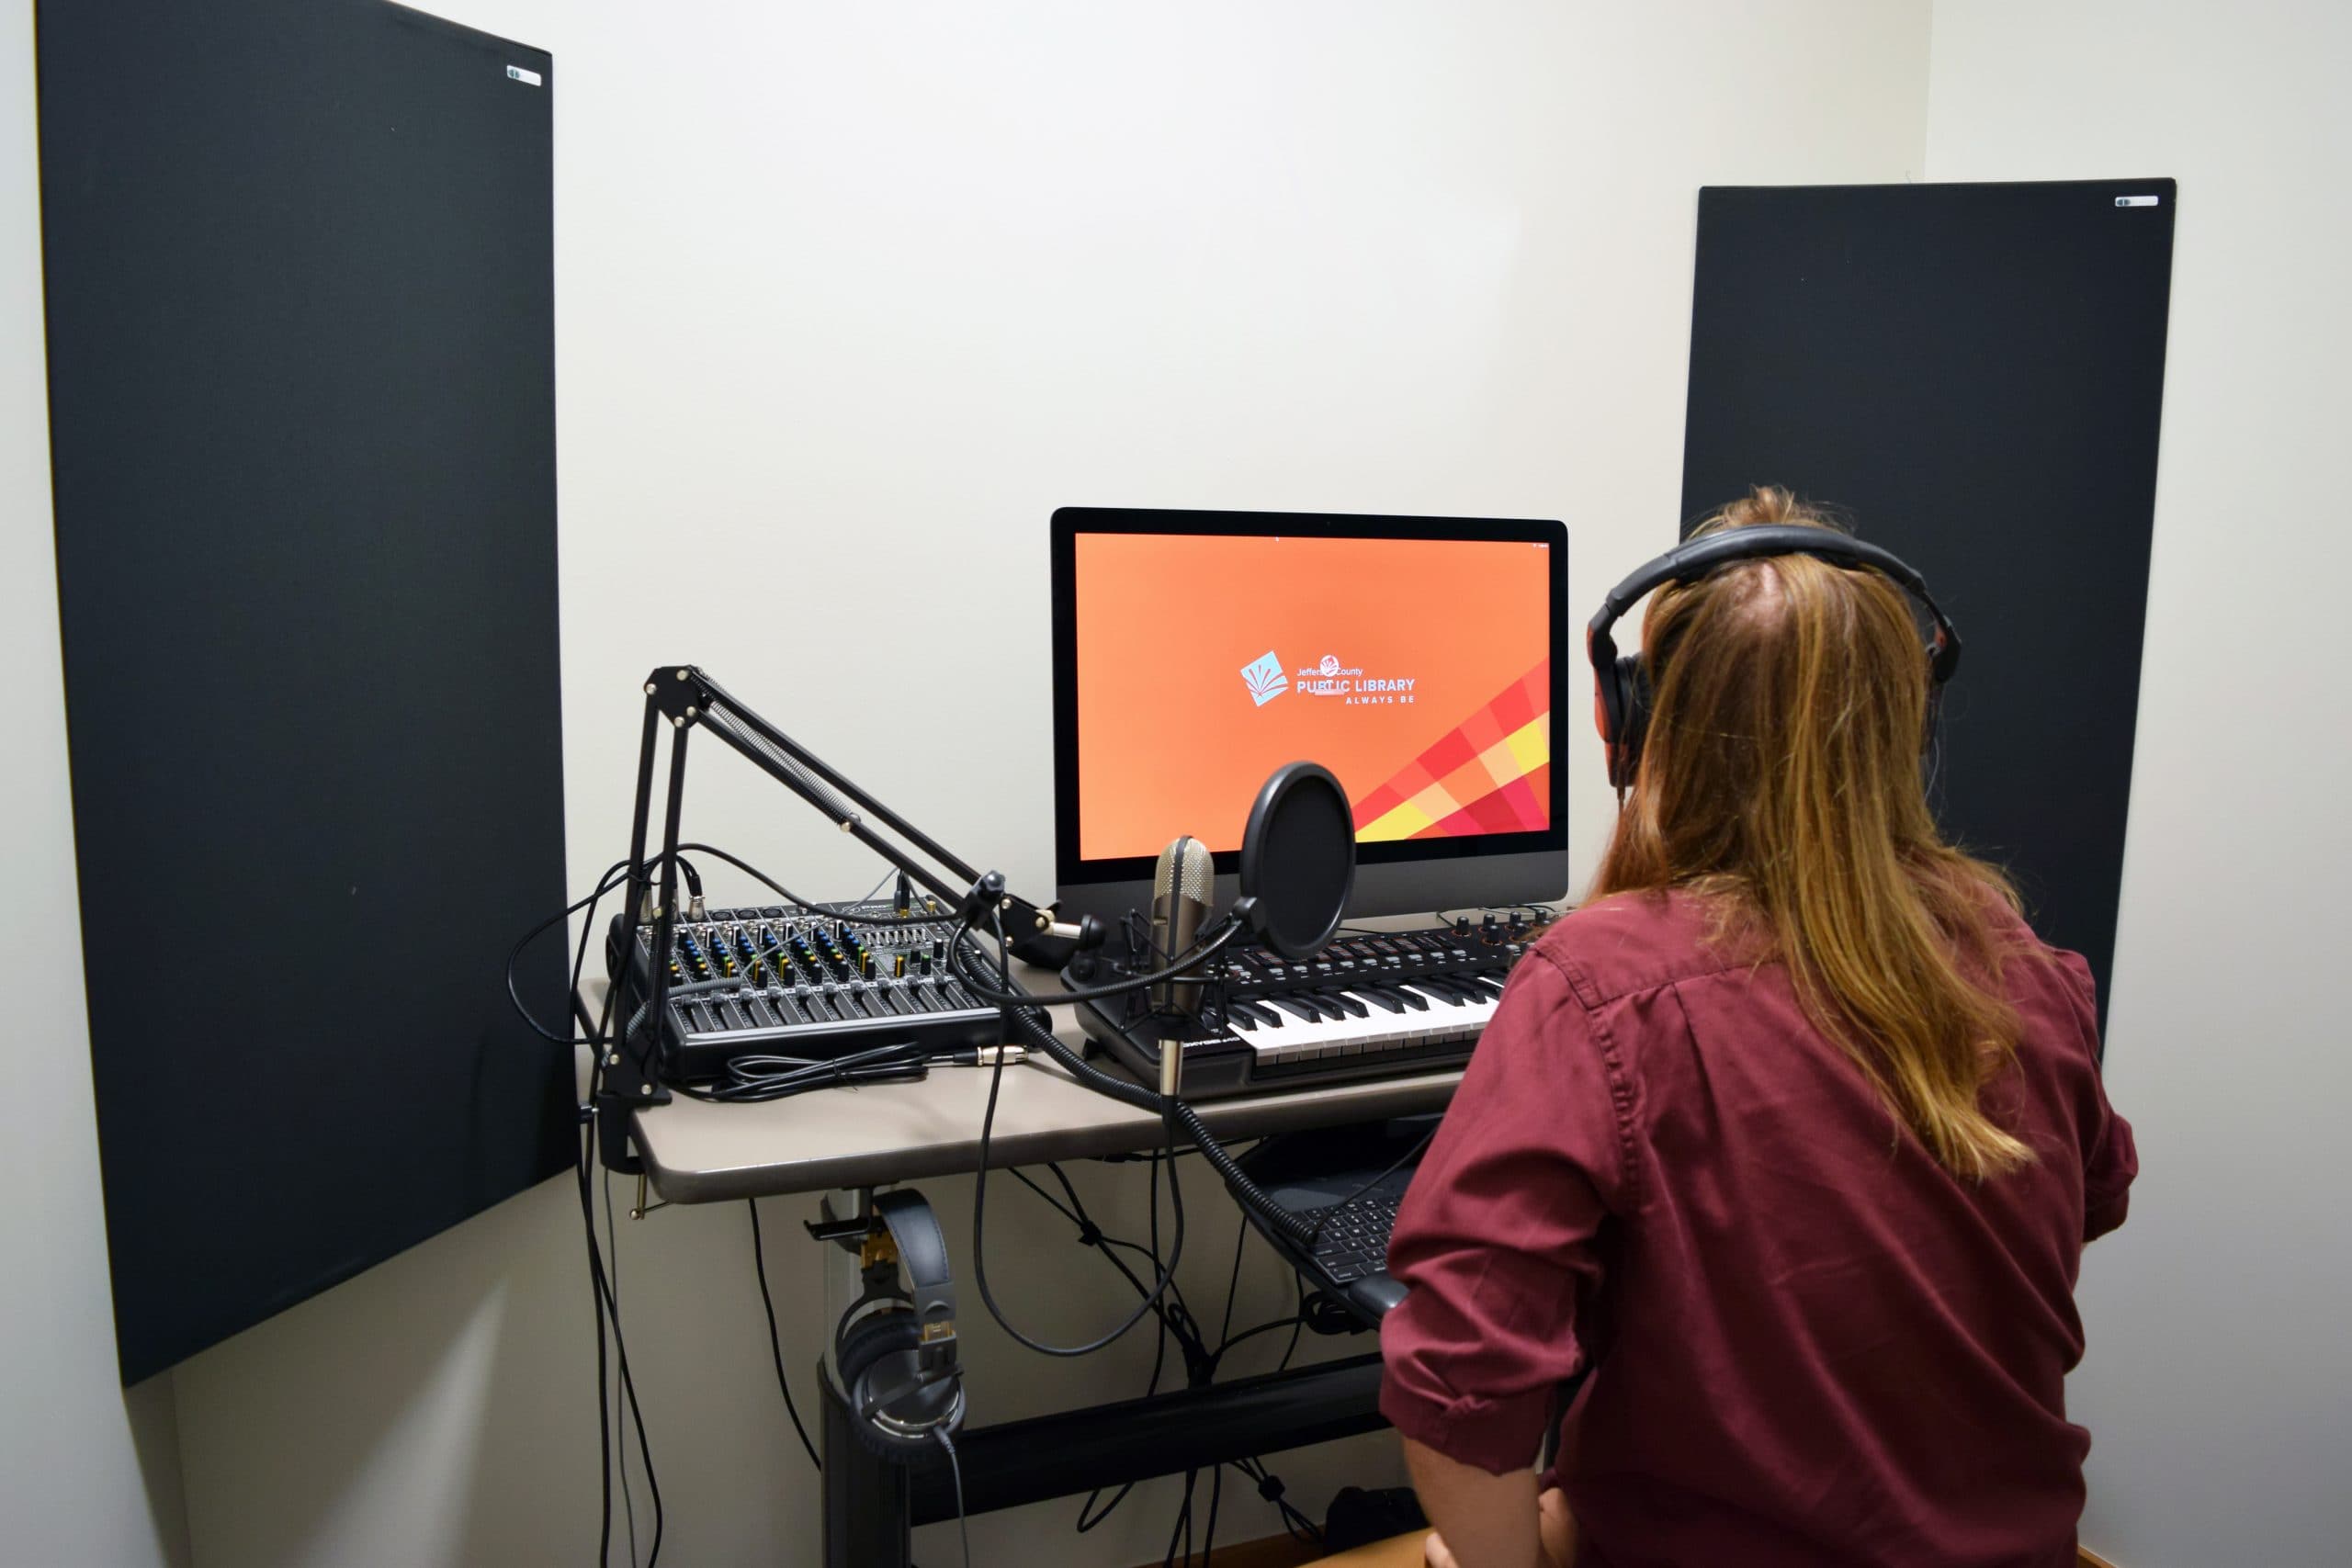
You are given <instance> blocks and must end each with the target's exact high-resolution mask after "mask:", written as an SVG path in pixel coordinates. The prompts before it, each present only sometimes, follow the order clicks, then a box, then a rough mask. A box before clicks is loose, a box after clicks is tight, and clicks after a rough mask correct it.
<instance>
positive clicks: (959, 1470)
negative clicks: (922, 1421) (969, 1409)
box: [931, 1427, 972, 1568]
mask: <svg viewBox="0 0 2352 1568" xmlns="http://www.w3.org/2000/svg"><path fill="white" fill-rule="evenodd" d="M931 1435H932V1437H933V1438H935V1439H937V1441H938V1443H939V1446H940V1448H941V1449H942V1450H944V1452H945V1453H946V1455H947V1472H948V1473H949V1474H950V1475H952V1476H954V1477H955V1480H956V1534H957V1535H958V1536H959V1537H961V1538H962V1539H963V1542H964V1568H972V1522H971V1520H970V1518H969V1517H967V1515H966V1514H965V1512H964V1461H962V1460H961V1459H959V1458H957V1457H956V1439H955V1438H951V1437H949V1436H948V1435H947V1428H946V1427H933V1428H932V1429H931Z"/></svg>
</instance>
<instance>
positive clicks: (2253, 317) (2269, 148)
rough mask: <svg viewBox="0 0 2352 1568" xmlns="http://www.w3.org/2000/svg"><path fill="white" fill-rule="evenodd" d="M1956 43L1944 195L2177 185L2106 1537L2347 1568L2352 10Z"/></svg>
mask: <svg viewBox="0 0 2352 1568" xmlns="http://www.w3.org/2000/svg"><path fill="white" fill-rule="evenodd" d="M1932 59H1933V71H1932V77H1931V81H1932V88H1931V93H1930V115H1929V122H1928V123H1929V134H1928V174H1929V175H1930V176H1931V177H1933V178H1935V179H1938V180H1971V179H2050V178H2061V177H2084V176H2096V177H2108V176H2119V175H2121V176H2129V175H2174V176H2176V177H2177V178H2178V179H2179V181H2180V211H2179V218H2178V228H2177V234H2176V248H2175V259H2174V267H2173V293H2172V328H2171V335H2170V339H2169V342H2168V345H2167V358H2168V363H2167V366H2166V371H2165V412H2164V451H2163V457H2162V460H2161V464H2160V470H2159V479H2158V485H2157V497H2156V535H2155V556H2154V576H2153V580H2152V581H2151V583H2150V586H2149V604H2148V630H2147V654H2146V665H2145V669H2144V672H2143V678H2142V687H2141V700H2140V732H2139V750H2138V752H2137V754H2136V756H2135V759H2134V766H2133V782H2132V799H2131V839H2130V844H2129V851H2128V853H2127V856H2126V860H2125V869H2124V882H2123V913H2122V923H2121V929H2120V932H2119V936H2118V944H2117V951H2116V964H2115V995H2114V998H2113V1005H2112V1010H2111V1014H2110V1019H2109V1024H2110V1028H2109V1043H2110V1050H2109V1056H2108V1079H2109V1088H2110V1089H2111V1090H2112V1091H2113V1095H2114V1099H2115V1102H2116V1104H2117V1106H2118V1107H2120V1109H2121V1110H2122V1111H2124V1113H2125V1114H2127V1115H2128V1116H2130V1117H2131V1118H2132V1119H2133V1122H2134V1123H2135V1125H2136V1126H2137V1128H2138V1130H2139V1135H2140V1150H2141V1155H2142V1156H2143V1162H2144V1173H2143V1175H2142V1177H2141V1179H2140V1183H2139V1188H2138V1190H2137V1193H2136V1194H2135V1196H2134V1198H2133V1204H2132V1210H2133V1212H2132V1219H2131V1224H2129V1225H2128V1226H2126V1227H2125V1228H2124V1230H2123V1231H2122V1232H2121V1233H2120V1234H2119V1235H2116V1236H2115V1237H2114V1238H2113V1239H2111V1240H2109V1241H2105V1242H2102V1243H2100V1244H2099V1245H2098V1247H2094V1248H2093V1249H2092V1250H2091V1253H2090V1255H2089V1257H2088V1258H2087V1259H2086V1266H2085V1269H2084V1282H2083V1288H2082V1303H2083V1311H2084V1316H2085V1319H2086V1326H2087V1331H2088V1334H2089V1337H2090V1349H2089V1354H2088V1358H2087V1359H2086V1362H2085V1365H2084V1367H2083V1370H2082V1371H2080V1372H2079V1373H2077V1374H2076V1376H2075V1380H2074V1382H2073V1383H2072V1385H2071V1398H2072V1400H2073V1402H2074V1405H2075V1413H2076V1415H2077V1416H2078V1418H2079V1419H2081V1420H2083V1421H2085V1422H2086V1423H2087V1424H2088V1425H2089V1427H2091V1429H2092V1431H2093V1432H2094V1433H2095V1434H2096V1436H2095V1439H2094V1447H2093V1449H2092V1452H2091V1466H2090V1486H2091V1502H2090V1511H2089V1513H2088V1515H2087V1517H2086V1520H2085V1523H2084V1539H2085V1540H2086V1542H2087V1543H2088V1544H2090V1545H2092V1546H2094V1547H2096V1548H2098V1549H2099V1550H2101V1551H2105V1552H2107V1553H2108V1554H2109V1556H2111V1557H2113V1558H2114V1559H2116V1560H2117V1561H2118V1562H2124V1563H2128V1564H2130V1565H2131V1568H2198V1565H2201V1564H2206V1563H2217V1562H2248V1563H2253V1562H2259V1563H2266V1564H2278V1565H2280V1568H2305V1565H2312V1564H2318V1563H2323V1562H2342V1561H2343V1552H2344V1551H2345V1546H2344V1541H2345V1540H2346V1535H2347V1534H2348V1533H2352V1503H2347V1502H2346V1490H2345V1485H2344V1482H2345V1465H2346V1458H2345V1456H2346V1453H2347V1452H2352V1351H2347V1349H2346V1337H2345V1334H2344V1325H2343V1312H2344V1305H2345V1303H2346V1302H2347V1301H2352V1218H2347V1215H2352V1210H2348V1209H2347V1208H2346V1205H2345V1203H2344V1202H2343V1201H2342V1200H2341V1197H2340V1195H2339V1193H2338V1190H2337V1189H2338V1187H2339V1185H2340V1183H2339V1180H2338V1171H2337V1168H2336V1162H2335V1160H2334V1159H2333V1158H2332V1157H2331V1156H2333V1154H2334V1153H2335V1148H2336V1146H2337V1145H2338V1143H2339V1137H2338V1122H2339V1120H2340V1114H2341V1110H2342V1107H2343V1106H2344V1104H2345V1103H2346V1100H2352V1058H2348V1057H2347V1056H2346V1054H2345V1052H2344V1050H2343V1042H2344V1038H2345V1023H2344V1014H2343V1008H2342V1000H2343V998H2342V985H2341V980H2340V976H2341V973H2342V969H2343V964H2344V939H2345V936H2346V919H2345V917H2344V914H2343V895H2342V886H2341V883H2342V879H2343V873H2344V869H2345V867H2346V865H2347V864H2352V825H2348V824H2352V818H2347V816H2346V812H2345V801H2346V798H2347V796H2352V750H2347V740H2346V736H2347V734H2352V680H2347V678H2346V674H2345V666H2344V660H2343V655H2342V642H2343V638H2342V636H2341V634H2340V631H2339V626H2340V624H2341V622H2342V621H2343V619H2344V607H2343V604H2342V603H2341V596H2342V592H2343V587H2344V584H2345V582H2346V580H2347V578H2352V534H2347V532H2346V529H2345V527H2344V525H2343V524H2342V522H2341V520H2340V519H2341V513H2342V512H2343V510H2344V505H2343V497H2344V479H2343V466H2342V458H2341V454H2342V451H2343V447H2344V440H2345V434H2344V425H2345V421H2346V412H2347V403H2346V396H2345V390H2344V386H2345V366H2346V363H2347V361H2352V307H2347V305H2346V285H2345V279H2346V256H2347V254H2352V217H2347V215H2346V213H2347V208H2346V185H2345V182H2346V178H2347V176H2352V115H2347V114H2346V111H2345V108H2344V105H2343V101H2342V89H2343V82H2342V70H2343V66H2344V64H2345V62H2346V61H2347V60H2352V9H2347V8H2346V6H2342V5H2341V4H2338V3H2335V0H2302V3H2300V4H2297V3H2291V0H2267V3H2262V4H2240V5H2232V6H2213V5H2200V4H2196V3H2194V0H2167V3H2165V4H2148V3H2145V0H2101V3H2089V0H2076V3H2074V4H2069V5H2064V6H2051V5H2048V4H2042V3H2037V0H1937V4H1936V6H1935V18H1934V47H1933V51H1932Z"/></svg>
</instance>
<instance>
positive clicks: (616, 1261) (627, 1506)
mask: <svg viewBox="0 0 2352 1568" xmlns="http://www.w3.org/2000/svg"><path fill="white" fill-rule="evenodd" d="M604 1188H605V1252H606V1254H607V1255H608V1256H609V1257H610V1258H612V1263H611V1265H610V1267H611V1269H612V1276H613V1300H614V1301H616V1302H618V1301H619V1300H620V1299H621V1234H620V1228H619V1227H618V1226H616V1225H615V1224H613V1173H612V1172H611V1171H610V1170H607V1171H605V1180H604ZM620 1471H621V1509H622V1511H623V1512H624V1513H625V1514H627V1515H628V1561H629V1568H637V1499H636V1498H635V1497H633V1496H631V1495H629V1488H628V1453H626V1452H624V1453H622V1455H621V1464H620Z"/></svg>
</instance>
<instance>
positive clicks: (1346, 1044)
mask: <svg viewBox="0 0 2352 1568" xmlns="http://www.w3.org/2000/svg"><path fill="white" fill-rule="evenodd" d="M1534 935H1535V932H1534V931H1533V930H1532V929H1531V928H1528V927H1526V926H1523V925H1519V924H1512V925H1509V926H1506V925H1504V924H1502V923H1501V922H1499V921H1492V922H1489V923H1488V924H1487V925H1486V926H1484V927H1483V928H1477V929H1473V928H1469V927H1467V926H1466V925H1464V924H1457V925H1454V926H1437V927H1431V928H1428V929H1423V930H1417V931H1381V932H1363V933H1356V934H1351V935H1347V936H1342V937H1340V938H1338V939H1337V940H1335V941H1333V942H1330V943H1329V944H1328V945H1327V946H1326V947H1325V948H1324V949H1323V950H1322V952H1321V953H1317V955H1316V956H1315V957H1314V958H1312V959H1308V960H1306V961H1305V962H1303V963H1292V962H1288V961H1285V960H1283V959H1282V958H1279V957H1277V956H1275V955H1274V954H1272V953H1265V952H1262V951H1260V950H1256V949H1249V950H1244V951H1242V952H1240V953H1237V954H1235V955H1233V956H1232V957H1231V958H1230V960H1229V961H1227V962H1225V963H1224V964H1222V966H1221V968H1220V970H1219V971H1218V975H1217V978H1218V979H1219V980H1220V981H1221V982H1222V989H1223V992H1224V997H1223V1013H1224V1016H1223V1018H1222V1020H1221V1021H1220V1020H1218V1019H1217V1017H1216V1012H1217V1004H1216V1002H1215V1001H1214V1000H1212V1001H1211V1002H1210V1003H1209V1005H1208V1006H1207V1007H1206V1008H1205V1009H1204V1017H1205V1021H1203V1022H1199V1023H1192V1022H1187V1021H1175V1020H1170V1019H1165V1018H1159V1017H1155V1016H1152V1015H1150V1014H1149V1013H1148V1012H1146V1011H1144V1010H1143V1009H1142V1008H1141V1007H1140V1006H1139V1005H1136V1004H1130V1005H1129V1006H1128V1007H1127V1008H1125V1009H1124V1010H1122V1009H1121V1008H1120V1007H1119V1004H1118V1003H1117V1002H1115V1001H1114V1002H1112V1003H1109V1004H1107V1005H1106V1006H1098V1005H1096V1004H1084V1003H1082V1004H1080V1007H1079V1016H1080V1021H1081V1022H1082V1024H1083V1025H1084V1027H1085V1029H1086V1032H1087V1034H1088V1035H1089V1036H1090V1037H1091V1039H1092V1040H1093V1041H1094V1042H1095V1043H1097V1044H1098V1045H1099V1046H1100V1047H1101V1048H1102V1049H1103V1051H1104V1052H1106V1053H1107V1054H1108V1055H1111V1056H1112V1057H1114V1059H1116V1060H1117V1061H1118V1062H1119V1063H1120V1064H1121V1066H1125V1068H1126V1070H1127V1071H1128V1072H1129V1073H1131V1074H1133V1075H1134V1076H1135V1077H1137V1078H1138V1079H1140V1080H1141V1081H1143V1082H1145V1083H1154V1082H1157V1081H1158V1078H1159V1053H1160V1051H1161V1049H1162V1048H1163V1047H1164V1046H1165V1045H1166V1044H1168V1043H1170V1041H1173V1042H1174V1043H1175V1044H1176V1045H1177V1046H1178V1048H1180V1049H1181V1050H1182V1052H1183V1054H1184V1056H1183V1063H1182V1089H1183V1094H1184V1098H1186V1099H1187V1100H1205V1099H1214V1098H1217V1097H1221V1096H1226V1095H1236V1094H1250V1093H1253V1092H1261V1091H1265V1090H1271V1089H1295V1088H1300V1087H1302V1086H1306V1085H1312V1084H1318V1083H1342V1082H1347V1081H1351V1080H1355V1079H1363V1078H1377V1077H1397V1076H1400V1075H1403V1074H1407V1073H1421V1072H1433V1071H1441V1070H1443V1069H1445V1068H1448V1067H1458V1066H1462V1065H1463V1064H1464V1063H1465V1062H1467V1061H1468V1060H1469V1059H1470V1053H1471V1049H1472V1047H1473V1046H1475V1045H1476V1043H1477V1041H1478V1036H1479V1035H1480V1034H1481V1033H1482V1032H1484V1031H1485V1029H1486V1027H1487V1021H1488V1020H1489V1019H1491V1018H1493V1017H1494V1015H1495V1005H1496V1003H1497V1002H1498V1001H1499V1000H1500V999H1501V997H1502V993H1503V982H1504V981H1505V979H1506V978H1508V977H1509V976H1510V971H1511V968H1512V966H1513V965H1514V964H1517V963H1518V962H1519V961H1520V959H1521V957H1523V956H1525V954H1526V952H1527V949H1528V946H1529V944H1530V943H1531V942H1532V941H1533V939H1534ZM1069 981H1070V983H1071V984H1072V985H1080V984H1095V985H1100V984H1102V983H1103V982H1102V978H1101V976H1095V977H1093V978H1091V980H1088V979H1081V978H1080V977H1078V976H1069Z"/></svg>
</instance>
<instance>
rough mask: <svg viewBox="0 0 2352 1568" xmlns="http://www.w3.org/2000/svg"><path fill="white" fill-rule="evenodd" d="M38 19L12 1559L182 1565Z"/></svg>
mask: <svg viewBox="0 0 2352 1568" xmlns="http://www.w3.org/2000/svg"><path fill="white" fill-rule="evenodd" d="M39 202H40V164H39V155H38V152H37V144H36V141H35V119H34V109H33V30H32V13H31V8H30V7H29V6H27V7H23V8H21V9H20V10H18V12H17V14H16V15H15V16H14V17H12V18H11V19H10V22H9V24H8V25H6V26H5V27H0V214H6V217H5V219H0V669H5V670H6V671H7V672H8V673H7V676H6V679H5V680H0V738H5V739H0V760H5V761H0V866H5V867H6V880H7V894H6V897H5V898H0V997H6V998H7V1004H6V1005H7V1011H8V1021H7V1023H6V1026H5V1027H0V1073H5V1077H6V1080H7V1081H8V1082H9V1083H10V1084H12V1085H14V1086H16V1090H17V1093H16V1101H17V1106H16V1112H15V1114H13V1115H12V1116H11V1117H10V1118H9V1127H8V1132H7V1136H6V1144H5V1147H6V1151H7V1166H6V1175H5V1177H4V1178H0V1259H5V1260H6V1261H5V1264H0V1556H5V1557H6V1558H7V1559H8V1560H9V1561H11V1562H28V1563H31V1562H42V1563H48V1562H61V1563H62V1562H104V1563H108V1564H114V1563H120V1564H124V1565H126V1568H130V1565H133V1564H139V1563H161V1562H169V1561H175V1560H184V1559H185V1552H186V1548H187V1541H186V1529H185V1522H184V1520H183V1518H182V1516H181V1512H180V1504H179V1467H178V1464H177V1461H176V1457H175V1452H174V1446H173V1445H174V1437H173V1427H172V1419H173V1417H172V1389H171V1384H170V1382H168V1381H167V1380H162V1379H154V1380H150V1381H149V1382H147V1383H146V1384H145V1385H144V1386H143V1387H141V1389H138V1390H135V1391H128V1392H126V1391H125V1390H123V1389H122V1388H121V1387H120V1386H119V1382H118V1381H117V1371H116V1367H115V1359H114V1316H113V1306H112V1302H111V1297H110V1295H109V1287H108V1284H107V1244H106V1228H105V1225H106V1221H105V1210H104V1207H103V1205H102V1202H101V1200H100V1197H99V1192H98V1144H97V1128H96V1122H95V1121H94V1120H93V1117H92V1112H91V1100H90V1069H89V1060H90V1036H89V1024H88V1020H87V1018H86V1017H85V1014H84V1011H83V1006H82V941H81V924H80V920H79V918H78V916H77V914H76V912H75V911H76V909H77V908H78V896H77V894H76V891H75V885H74V836H73V835H74V818H73V804H72V801H71V798H70V796H69V794H68V791H67V787H66V773H65V705H64V700H63V698H64V693H63V687H62V684H61V681H62V676H61V672H60V666H59V662H58V642H57V563H56V556H55V549H54V536H53V535H52V533H51V524H50V510H49V387H48V382H47V380H46V378H45V372H44V365H45V361H44V359H43V358H42V354H41V345H42V328H41V297H40V222H39Z"/></svg>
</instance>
